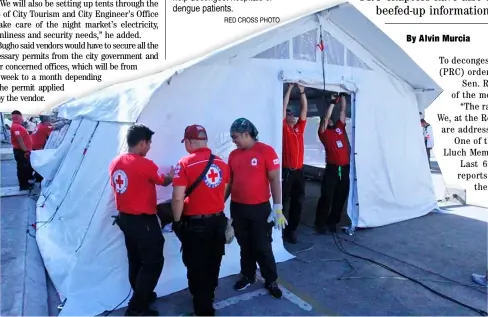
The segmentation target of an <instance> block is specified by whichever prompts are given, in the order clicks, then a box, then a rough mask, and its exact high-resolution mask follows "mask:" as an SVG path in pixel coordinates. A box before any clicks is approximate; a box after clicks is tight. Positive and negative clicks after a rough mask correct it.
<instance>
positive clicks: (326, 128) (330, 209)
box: [315, 94, 350, 234]
mask: <svg viewBox="0 0 488 317" xmlns="http://www.w3.org/2000/svg"><path fill="white" fill-rule="evenodd" d="M338 103H340V107H341V108H340V114H339V120H337V121H336V122H334V121H333V120H332V119H331V117H332V112H333V110H334V107H335V105H336V104H338ZM318 135H319V138H320V141H321V142H322V144H323V145H324V148H325V153H326V167H325V173H324V176H323V178H322V188H321V194H320V198H319V201H318V203H317V209H316V214H315V229H316V231H317V232H318V233H321V234H323V233H326V231H327V230H329V231H330V232H331V233H335V232H336V230H337V224H338V223H339V222H340V221H341V215H342V210H343V208H344V205H345V203H346V200H347V197H348V195H349V161H350V149H349V141H348V138H347V135H346V98H345V96H344V95H343V94H341V95H340V96H339V97H338V96H337V95H333V96H332V100H331V103H330V105H329V108H328V109H327V111H326V113H325V116H324V117H323V118H322V120H321V121H320V124H319V130H318Z"/></svg>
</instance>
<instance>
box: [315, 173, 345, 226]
mask: <svg viewBox="0 0 488 317" xmlns="http://www.w3.org/2000/svg"><path fill="white" fill-rule="evenodd" d="M349 171H350V166H349V165H346V166H342V167H341V175H339V166H337V165H331V164H327V166H326V168H325V173H324V176H323V178H322V186H321V193H320V198H319V201H318V203H317V209H316V212H315V227H317V228H323V227H325V226H331V225H337V224H338V223H339V222H340V221H341V215H342V210H343V209H344V205H345V203H346V201H347V197H348V195H349Z"/></svg>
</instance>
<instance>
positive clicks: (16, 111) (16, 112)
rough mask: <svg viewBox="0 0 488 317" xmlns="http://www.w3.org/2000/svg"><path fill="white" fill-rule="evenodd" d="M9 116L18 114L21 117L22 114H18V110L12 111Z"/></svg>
mask: <svg viewBox="0 0 488 317" xmlns="http://www.w3.org/2000/svg"><path fill="white" fill-rule="evenodd" d="M11 114H18V115H20V116H21V115H22V112H20V111H19V110H14V111H12V113H11Z"/></svg>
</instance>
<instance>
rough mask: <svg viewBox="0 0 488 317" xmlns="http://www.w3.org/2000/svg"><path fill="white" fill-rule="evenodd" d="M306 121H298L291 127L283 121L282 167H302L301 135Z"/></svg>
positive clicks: (302, 148) (302, 149) (302, 145)
mask: <svg viewBox="0 0 488 317" xmlns="http://www.w3.org/2000/svg"><path fill="white" fill-rule="evenodd" d="M306 125H307V121H306V120H301V119H298V121H297V123H295V125H294V126H293V127H290V126H289V125H288V124H287V123H286V119H284V120H283V163H282V164H283V167H284V168H292V169H299V168H302V167H303V152H304V150H305V149H304V144H303V134H304V132H305V126H306Z"/></svg>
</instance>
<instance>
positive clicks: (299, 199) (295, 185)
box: [281, 168, 305, 234]
mask: <svg viewBox="0 0 488 317" xmlns="http://www.w3.org/2000/svg"><path fill="white" fill-rule="evenodd" d="M281 175H282V176H281V177H282V185H281V187H282V197H283V207H284V205H285V204H287V203H288V201H289V203H290V208H289V209H288V226H286V228H285V232H284V233H285V234H286V233H290V232H294V231H295V230H297V228H298V225H299V224H300V219H301V217H302V207H303V198H304V196H305V174H304V171H303V169H302V168H300V169H290V168H283V170H282V174H281Z"/></svg>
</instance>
